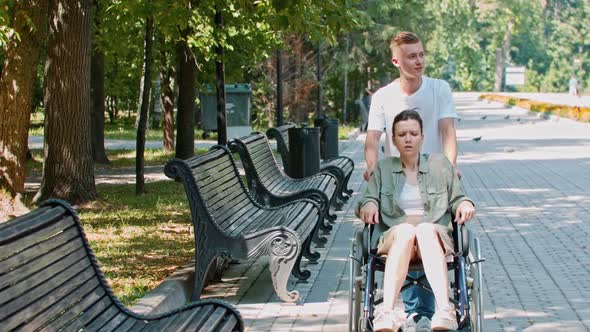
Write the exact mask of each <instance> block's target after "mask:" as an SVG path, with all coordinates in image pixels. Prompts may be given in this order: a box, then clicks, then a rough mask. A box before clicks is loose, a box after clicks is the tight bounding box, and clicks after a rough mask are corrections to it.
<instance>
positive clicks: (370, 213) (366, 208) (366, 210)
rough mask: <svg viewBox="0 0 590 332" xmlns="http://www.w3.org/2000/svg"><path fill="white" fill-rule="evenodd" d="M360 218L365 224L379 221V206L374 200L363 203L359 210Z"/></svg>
mask: <svg viewBox="0 0 590 332" xmlns="http://www.w3.org/2000/svg"><path fill="white" fill-rule="evenodd" d="M360 215H361V220H362V221H364V222H365V223H367V224H378V223H379V207H378V206H377V204H375V202H368V203H367V204H365V205H363V207H362V208H361V211H360Z"/></svg>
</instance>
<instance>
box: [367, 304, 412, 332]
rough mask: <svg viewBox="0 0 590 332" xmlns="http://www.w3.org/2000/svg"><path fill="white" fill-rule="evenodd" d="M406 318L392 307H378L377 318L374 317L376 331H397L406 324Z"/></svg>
mask: <svg viewBox="0 0 590 332" xmlns="http://www.w3.org/2000/svg"><path fill="white" fill-rule="evenodd" d="M404 322H405V318H404V317H403V315H400V314H398V313H397V312H395V311H393V310H391V309H389V310H388V309H385V310H383V309H382V308H380V307H377V309H376V310H375V318H374V319H373V331H374V332H397V331H398V330H399V329H400V327H402V326H403V325H404Z"/></svg>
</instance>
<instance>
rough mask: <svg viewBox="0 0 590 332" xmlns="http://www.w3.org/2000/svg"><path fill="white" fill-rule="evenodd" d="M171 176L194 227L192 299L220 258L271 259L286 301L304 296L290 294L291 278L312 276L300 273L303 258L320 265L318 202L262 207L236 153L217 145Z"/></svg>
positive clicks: (173, 163)
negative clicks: (244, 177) (181, 186)
mask: <svg viewBox="0 0 590 332" xmlns="http://www.w3.org/2000/svg"><path fill="white" fill-rule="evenodd" d="M164 172H165V173H166V175H167V176H168V177H170V178H179V179H182V182H183V184H184V189H185V191H186V195H187V198H188V201H189V205H190V208H191V212H192V220H193V225H194V228H195V282H194V289H193V298H198V297H199V296H200V294H201V290H202V288H203V281H204V278H205V275H206V274H207V271H208V269H209V267H210V266H211V265H212V262H214V260H215V259H216V258H218V257H224V258H232V259H250V258H257V257H260V256H262V255H269V256H270V266H269V269H270V272H271V277H272V282H273V286H274V289H275V292H276V293H277V295H278V296H279V298H280V299H281V300H283V301H285V302H294V301H297V300H298V298H299V292H297V291H296V290H293V291H288V290H287V281H288V279H289V275H290V274H293V275H294V276H295V277H297V278H299V279H300V280H305V279H307V278H309V276H310V272H309V271H308V270H303V271H302V270H301V269H300V265H299V264H300V261H301V256H302V255H304V256H305V257H306V258H307V259H309V260H310V261H313V262H315V261H317V259H319V253H317V252H312V251H311V248H310V246H311V241H312V240H316V241H319V235H318V231H317V228H318V224H319V223H320V222H321V221H322V220H321V218H322V215H321V210H320V207H319V206H318V204H317V203H316V202H314V201H312V200H309V199H305V198H303V199H301V200H297V201H294V202H291V203H288V204H283V205H280V206H277V207H265V206H263V205H261V204H258V203H257V202H256V201H255V200H254V198H253V197H252V196H251V195H250V193H249V192H248V189H247V188H246V185H245V184H244V183H243V182H242V179H241V178H240V175H239V173H238V168H237V166H236V164H235V162H234V160H233V158H232V156H231V152H230V151H229V150H228V149H227V148H226V147H223V146H219V145H217V146H214V147H213V148H211V150H210V151H209V152H208V153H206V154H204V155H200V156H196V157H193V158H191V159H187V160H180V159H172V160H170V161H169V162H168V163H167V164H166V166H165V167H164Z"/></svg>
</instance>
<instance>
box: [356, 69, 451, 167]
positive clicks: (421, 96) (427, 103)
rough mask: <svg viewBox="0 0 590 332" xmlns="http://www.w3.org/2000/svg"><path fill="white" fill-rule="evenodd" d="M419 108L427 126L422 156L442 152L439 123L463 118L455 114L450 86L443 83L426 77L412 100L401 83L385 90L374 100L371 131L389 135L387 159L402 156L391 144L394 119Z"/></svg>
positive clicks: (370, 113) (394, 83)
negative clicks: (443, 120)
mask: <svg viewBox="0 0 590 332" xmlns="http://www.w3.org/2000/svg"><path fill="white" fill-rule="evenodd" d="M416 107H417V108H418V109H417V110H416V111H417V112H418V113H419V114H420V117H421V118H422V122H423V126H424V143H423V144H422V149H421V152H422V153H440V152H442V138H441V135H440V131H439V130H438V120H439V119H443V118H458V117H459V115H458V114H457V112H456V111H455V105H454V104H453V95H452V94H451V88H450V87H449V84H448V83H447V82H445V81H443V80H439V79H435V78H430V77H427V76H422V85H420V88H419V89H418V90H417V91H416V92H414V93H413V94H411V95H409V96H407V95H405V94H404V93H403V92H402V91H401V87H400V81H399V80H395V81H393V82H391V83H389V84H388V85H386V86H384V87H382V88H381V89H379V90H377V92H375V94H374V95H373V96H372V99H371V109H370V110H369V123H368V126H367V130H379V131H382V132H383V131H385V133H386V137H385V155H386V156H388V157H389V156H397V155H399V152H398V151H397V149H396V148H395V146H394V145H393V142H392V140H391V137H392V128H391V126H392V125H393V118H394V117H395V116H396V115H397V114H398V113H400V112H401V111H404V110H407V109H413V108H416Z"/></svg>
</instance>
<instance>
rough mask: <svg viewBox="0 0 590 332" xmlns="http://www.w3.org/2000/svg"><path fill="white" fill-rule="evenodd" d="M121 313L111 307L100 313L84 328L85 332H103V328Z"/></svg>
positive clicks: (114, 307)
mask: <svg viewBox="0 0 590 332" xmlns="http://www.w3.org/2000/svg"><path fill="white" fill-rule="evenodd" d="M119 312H120V310H119V308H117V307H116V306H114V305H113V306H109V307H108V308H106V309H105V310H104V311H102V312H101V313H99V314H98V315H97V316H96V317H94V319H93V320H92V321H90V323H89V324H88V325H87V326H86V327H85V328H84V331H85V332H94V331H102V327H103V326H104V325H105V324H106V323H108V322H109V321H110V320H111V319H113V318H114V317H115V316H116V315H117V314H118V313H119Z"/></svg>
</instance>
